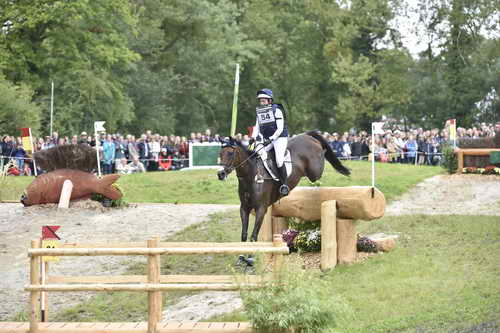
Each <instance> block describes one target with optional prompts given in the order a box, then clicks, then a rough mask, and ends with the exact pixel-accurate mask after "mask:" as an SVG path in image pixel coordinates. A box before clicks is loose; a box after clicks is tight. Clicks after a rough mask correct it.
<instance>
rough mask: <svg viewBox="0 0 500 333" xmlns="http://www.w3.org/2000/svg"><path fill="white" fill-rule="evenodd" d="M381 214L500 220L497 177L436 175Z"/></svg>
mask: <svg viewBox="0 0 500 333" xmlns="http://www.w3.org/2000/svg"><path fill="white" fill-rule="evenodd" d="M385 213H386V215H403V214H433V215H435V214H441V215H449V214H455V215H495V216H500V177H499V176H482V175H451V176H450V175H439V176H435V177H432V178H428V179H426V180H425V181H423V182H421V183H419V184H417V185H416V186H415V188H413V189H412V190H411V191H409V192H407V193H405V194H404V195H403V196H402V197H401V198H399V199H398V200H395V201H394V202H392V203H391V204H390V205H388V206H387V209H386V212H385Z"/></svg>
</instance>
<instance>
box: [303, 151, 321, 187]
mask: <svg viewBox="0 0 500 333" xmlns="http://www.w3.org/2000/svg"><path fill="white" fill-rule="evenodd" d="M318 162H319V163H310V164H309V166H308V168H307V169H306V170H305V174H306V176H307V178H308V179H309V180H310V181H311V182H313V183H314V182H315V181H317V180H318V179H320V178H321V176H322V175H323V171H324V169H325V158H324V157H323V158H321V160H320V161H318Z"/></svg>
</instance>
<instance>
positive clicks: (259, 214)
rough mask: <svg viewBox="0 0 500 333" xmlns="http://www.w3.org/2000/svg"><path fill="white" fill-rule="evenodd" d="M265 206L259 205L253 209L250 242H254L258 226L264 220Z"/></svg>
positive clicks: (258, 229) (257, 233)
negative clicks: (253, 221) (253, 218)
mask: <svg viewBox="0 0 500 333" xmlns="http://www.w3.org/2000/svg"><path fill="white" fill-rule="evenodd" d="M266 212H267V207H264V206H260V207H258V208H257V209H256V210H255V224H254V226H253V231H252V238H251V241H252V242H256V241H257V238H258V236H259V231H260V227H261V226H262V222H263V221H264V216H265V215H266Z"/></svg>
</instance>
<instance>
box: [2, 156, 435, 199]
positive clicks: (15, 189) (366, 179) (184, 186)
mask: <svg viewBox="0 0 500 333" xmlns="http://www.w3.org/2000/svg"><path fill="white" fill-rule="evenodd" d="M345 164H346V165H347V167H348V168H350V169H351V171H352V175H351V177H345V176H343V175H341V174H339V173H338V172H336V171H335V170H334V169H333V168H332V167H331V166H330V165H329V164H327V165H326V168H325V173H324V174H323V177H322V178H321V179H320V180H319V181H318V182H317V183H318V184H316V185H319V184H321V186H353V185H371V164H370V163H369V162H364V161H351V162H345ZM376 172H377V183H376V186H377V187H378V188H379V189H380V190H381V191H382V192H383V193H384V194H385V197H386V199H387V200H389V201H390V200H392V199H394V198H396V197H398V196H400V195H401V194H403V193H404V192H405V191H407V190H408V188H410V187H412V186H413V185H415V184H417V183H419V182H420V181H422V180H424V179H426V178H429V177H432V176H434V175H436V174H440V173H443V172H444V171H443V169H442V168H440V167H424V166H414V165H406V164H405V165H403V164H387V163H378V164H377V165H376ZM32 181H33V177H13V176H9V177H7V178H6V180H5V182H4V184H2V186H1V187H0V200H16V201H17V200H19V198H20V196H21V194H22V193H23V191H24V189H25V188H26V187H27V186H28V185H29V184H30V183H31V182H32ZM118 184H119V185H120V186H121V188H123V190H124V192H125V199H126V200H127V201H128V202H154V203H162V202H164V203H211V204H237V203H239V200H238V194H237V178H236V176H235V175H234V174H232V175H231V176H230V177H229V179H228V180H227V181H225V182H221V181H219V180H217V176H216V171H215V170H194V171H172V172H150V173H144V174H132V175H127V176H123V177H121V178H120V179H119V180H118ZM299 185H301V186H310V185H311V183H310V182H309V180H308V179H307V178H303V179H302V181H301V183H300V184H299Z"/></svg>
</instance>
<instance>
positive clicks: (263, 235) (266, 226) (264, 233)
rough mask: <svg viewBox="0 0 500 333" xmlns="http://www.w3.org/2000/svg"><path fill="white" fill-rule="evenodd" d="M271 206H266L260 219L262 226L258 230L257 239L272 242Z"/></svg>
mask: <svg viewBox="0 0 500 333" xmlns="http://www.w3.org/2000/svg"><path fill="white" fill-rule="evenodd" d="M272 211H273V206H269V207H268V208H267V212H266V215H265V216H264V220H263V221H262V226H261V227H260V232H259V237H258V238H259V241H261V242H272V241H273V218H272V216H273V214H272Z"/></svg>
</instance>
